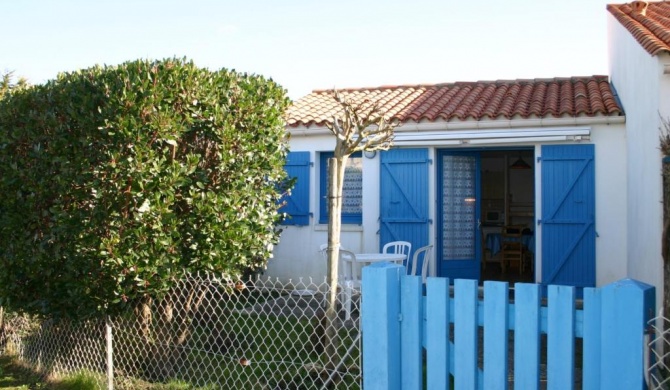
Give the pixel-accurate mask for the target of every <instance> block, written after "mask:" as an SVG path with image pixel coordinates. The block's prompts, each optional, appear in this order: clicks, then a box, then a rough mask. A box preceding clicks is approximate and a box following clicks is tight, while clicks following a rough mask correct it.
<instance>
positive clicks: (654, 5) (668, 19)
mask: <svg viewBox="0 0 670 390" xmlns="http://www.w3.org/2000/svg"><path fill="white" fill-rule="evenodd" d="M607 10H608V11H609V12H610V13H611V14H612V15H614V17H615V18H616V19H617V20H618V21H619V23H621V24H622V25H623V26H624V27H625V28H626V29H627V30H628V31H630V33H631V34H633V37H635V39H636V40H637V41H638V42H639V43H640V45H642V47H643V48H644V49H645V50H646V51H648V52H649V54H651V55H656V54H658V53H660V52H670V3H669V2H648V3H647V2H644V1H634V2H632V3H629V4H609V5H608V6H607Z"/></svg>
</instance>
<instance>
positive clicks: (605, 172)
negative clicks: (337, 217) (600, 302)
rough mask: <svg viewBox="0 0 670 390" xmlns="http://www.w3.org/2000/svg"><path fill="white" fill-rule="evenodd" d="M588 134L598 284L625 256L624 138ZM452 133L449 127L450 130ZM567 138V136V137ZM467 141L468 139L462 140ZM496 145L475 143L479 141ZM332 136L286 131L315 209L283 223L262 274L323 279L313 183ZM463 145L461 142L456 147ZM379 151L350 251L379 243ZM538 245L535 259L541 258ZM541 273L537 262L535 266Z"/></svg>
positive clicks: (366, 175) (349, 237) (612, 128)
mask: <svg viewBox="0 0 670 390" xmlns="http://www.w3.org/2000/svg"><path fill="white" fill-rule="evenodd" d="M590 132H591V138H590V140H588V141H582V142H589V143H595V145H596V160H595V167H596V230H597V232H598V235H599V237H598V238H597V241H596V256H597V258H596V263H597V264H596V278H597V281H596V282H597V284H598V285H603V284H606V283H609V282H612V281H615V280H618V279H620V278H623V277H625V276H626V274H627V269H626V266H627V262H626V256H625V254H626V246H627V241H626V226H627V223H626V218H627V217H626V214H625V212H624V210H625V208H626V191H625V189H626V176H625V175H623V174H621V172H625V170H626V158H625V148H626V138H625V127H624V125H623V124H610V125H606V124H602V125H600V124H599V125H593V126H591V127H590ZM451 134H453V131H452V132H451ZM569 142H570V143H572V141H569ZM466 146H467V145H466ZM486 146H497V147H500V146H501V145H500V144H497V145H493V144H492V145H485V144H484V145H478V147H486ZM505 146H507V147H519V146H524V147H528V146H535V151H536V152H535V153H536V155H538V156H539V155H540V152H541V143H519V144H509V145H505ZM333 147H334V139H333V136H332V135H328V134H324V135H318V136H303V135H296V134H294V135H293V136H292V137H291V150H293V151H310V152H311V153H312V155H311V160H312V161H313V162H314V166H313V167H312V168H311V178H310V182H311V194H310V211H311V212H312V213H314V217H313V218H311V223H310V225H308V226H287V227H285V230H284V232H283V233H282V237H281V241H280V243H279V244H278V245H277V246H276V247H275V250H274V258H273V259H272V260H271V261H270V262H269V264H268V268H267V271H266V275H269V276H273V277H278V278H281V279H284V280H287V279H293V280H296V279H297V278H299V277H303V278H312V279H313V280H314V281H315V282H319V283H320V282H322V281H324V280H325V274H326V264H325V262H324V260H323V259H322V258H321V256H319V254H318V249H319V246H320V245H321V244H323V243H326V242H327V227H326V225H319V224H318V223H317V221H318V217H319V216H318V204H317V197H318V196H319V194H318V183H319V177H318V176H319V175H318V172H319V167H318V164H319V162H318V155H317V153H318V152H321V151H332V150H333ZM413 147H427V148H429V158H430V159H431V160H432V161H433V162H434V161H435V153H436V148H435V147H434V146H432V145H431V144H430V143H429V142H427V143H425V144H419V145H414V146H413ZM457 148H458V149H461V150H462V149H463V147H457ZM540 172H541V164H540V165H537V169H536V180H535V183H536V199H537V200H538V201H537V202H536V207H537V210H536V215H541V214H540V209H539V207H540V203H541V202H540V201H539V199H541V193H542V189H541V180H540V176H539V175H540ZM379 173H380V167H379V154H377V156H376V157H375V158H374V159H367V158H363V205H364V209H363V224H362V225H361V226H359V225H342V227H343V233H342V237H341V240H342V245H343V246H344V247H347V248H348V249H351V250H353V251H354V252H373V251H377V250H378V249H379V235H378V232H379V203H378V200H379ZM435 177H436V171H435V163H433V164H432V165H430V167H429V192H428V194H429V218H430V219H431V220H433V224H431V225H430V229H431V231H430V234H429V240H430V243H431V244H435V242H434V241H435V236H436V233H435V229H436V225H435V223H434V222H435V221H436V220H437V217H436V215H435V213H436V211H435V208H436V206H435V205H436V201H435V198H436V194H435V188H436V185H435V180H436V179H435ZM536 232H537V242H538V243H539V242H541V226H540V227H537V229H536ZM537 249H538V254H537V255H538V258H537V261H538V263H539V262H541V258H540V256H539V252H540V251H539V249H540V248H539V247H538V248H537ZM536 272H537V275H538V279H537V280H538V281H539V280H540V279H539V275H541V266H538V267H536Z"/></svg>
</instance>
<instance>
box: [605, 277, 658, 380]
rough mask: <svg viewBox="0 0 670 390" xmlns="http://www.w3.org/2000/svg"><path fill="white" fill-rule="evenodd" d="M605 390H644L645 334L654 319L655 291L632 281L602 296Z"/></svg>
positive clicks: (610, 286)
mask: <svg viewBox="0 0 670 390" xmlns="http://www.w3.org/2000/svg"><path fill="white" fill-rule="evenodd" d="M600 299H601V337H602V343H601V353H600V357H601V362H600V381H601V388H602V389H644V388H645V383H644V374H645V372H644V350H645V348H644V333H645V328H646V326H647V321H648V320H650V319H651V318H652V317H653V313H654V307H655V291H654V287H652V286H650V285H648V284H645V283H641V282H638V281H635V280H632V279H623V280H620V281H618V282H615V283H612V284H608V285H607V286H605V287H603V288H602V292H601V297H600Z"/></svg>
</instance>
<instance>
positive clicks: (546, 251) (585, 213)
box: [540, 145, 596, 287]
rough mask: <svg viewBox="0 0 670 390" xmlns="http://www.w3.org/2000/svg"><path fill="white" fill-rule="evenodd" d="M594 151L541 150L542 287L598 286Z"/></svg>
mask: <svg viewBox="0 0 670 390" xmlns="http://www.w3.org/2000/svg"><path fill="white" fill-rule="evenodd" d="M594 154H595V148H594V145H545V146H543V147H542V158H541V164H542V218H541V219H540V224H541V226H542V283H543V284H562V285H571V286H577V287H590V286H594V285H595V280H596V272H595V266H596V261H595V257H596V249H595V247H596V230H595V168H594Z"/></svg>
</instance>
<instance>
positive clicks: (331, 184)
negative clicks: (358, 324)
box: [325, 90, 397, 364]
mask: <svg viewBox="0 0 670 390" xmlns="http://www.w3.org/2000/svg"><path fill="white" fill-rule="evenodd" d="M330 94H331V96H332V98H333V99H334V100H335V101H336V102H337V104H338V105H339V106H340V108H341V111H340V112H339V116H335V117H334V118H333V121H332V123H328V124H327V127H328V129H330V131H331V132H332V133H333V134H334V135H335V139H336V144H335V151H334V157H332V158H330V159H329V160H328V249H327V258H328V275H327V282H328V285H329V286H331V289H330V291H329V295H328V304H327V308H326V316H325V321H326V324H325V325H326V326H325V329H326V337H325V344H326V345H325V358H326V359H327V360H326V362H327V364H332V363H333V361H334V359H332V357H334V356H336V354H337V347H338V346H337V345H336V340H337V338H336V337H335V332H336V326H335V320H336V319H337V310H336V309H337V307H336V305H337V289H336V288H335V287H336V286H337V285H338V275H339V274H338V272H339V270H338V264H339V261H338V259H339V252H340V251H339V249H340V229H341V215H342V187H343V183H344V174H345V168H346V165H347V160H348V159H349V156H351V154H353V153H356V152H362V151H376V150H388V149H389V148H390V147H391V146H392V145H393V137H394V132H393V130H394V128H395V127H396V126H397V123H396V122H394V121H392V120H391V119H390V118H387V117H386V113H385V111H384V110H383V109H382V108H381V105H380V104H379V102H373V101H370V100H367V99H366V100H359V101H356V100H353V99H347V98H345V97H344V96H342V95H341V94H340V93H339V92H338V91H336V90H333V91H332V92H331V93H330Z"/></svg>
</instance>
